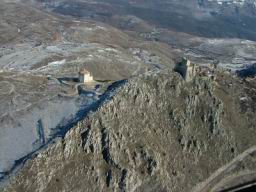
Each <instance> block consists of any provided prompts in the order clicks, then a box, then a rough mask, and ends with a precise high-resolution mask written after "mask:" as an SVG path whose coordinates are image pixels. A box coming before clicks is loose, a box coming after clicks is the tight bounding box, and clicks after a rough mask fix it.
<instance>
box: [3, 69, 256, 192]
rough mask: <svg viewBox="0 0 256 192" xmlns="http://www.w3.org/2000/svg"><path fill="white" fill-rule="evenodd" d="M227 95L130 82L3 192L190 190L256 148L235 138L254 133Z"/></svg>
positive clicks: (204, 82)
mask: <svg viewBox="0 0 256 192" xmlns="http://www.w3.org/2000/svg"><path fill="white" fill-rule="evenodd" d="M230 90H231V89H230ZM230 90H228V89H225V88H224V85H223V84H218V83H216V82H212V81H211V80H209V79H207V78H202V77H196V78H195V79H194V80H193V81H191V82H188V83H186V82H185V81H183V79H182V78H181V77H180V76H179V75H178V74H177V73H172V72H170V71H162V72H152V73H148V74H144V75H141V76H139V77H135V78H133V79H131V80H129V81H128V83H127V84H126V85H124V86H123V87H122V88H120V90H119V91H118V93H117V95H116V96H114V98H113V99H112V100H111V101H109V102H108V103H106V104H105V105H103V106H102V107H101V108H100V109H99V110H98V111H96V112H95V113H92V114H90V115H89V116H88V117H87V118H86V119H85V120H83V121H82V122H79V123H78V124H77V126H76V127H74V128H72V129H71V130H70V131H69V132H68V133H67V135H66V136H65V138H64V139H59V140H58V141H57V142H56V143H55V144H53V145H51V146H49V147H48V149H47V150H46V151H44V152H41V153H40V154H38V155H37V156H36V157H35V158H34V159H31V160H30V161H28V162H27V163H26V164H25V166H24V167H23V168H22V170H21V171H20V172H19V173H18V174H17V176H15V177H14V178H12V180H11V182H10V184H9V186H7V188H6V189H4V191H22V192H23V191H27V192H30V191H31V192H35V191H138V192H141V191H174V192H176V191H191V189H192V187H193V186H195V185H196V184H198V183H200V182H202V181H204V180H205V179H206V178H208V177H209V176H210V175H211V174H212V173H213V172H214V171H215V170H217V169H218V168H219V167H221V166H223V165H224V164H226V163H228V162H229V161H230V160H232V159H233V158H234V157H235V156H236V155H237V154H238V153H240V152H242V151H243V150H245V149H247V148H248V147H250V146H252V145H254V144H255V143H256V141H255V140H253V139H252V140H250V138H249V136H247V140H248V141H247V142H245V141H244V140H243V138H242V136H241V135H240V132H241V131H246V135H251V137H252V138H253V137H255V135H256V134H255V130H254V129H251V128H248V127H250V126H249V124H251V122H253V120H251V121H250V122H247V121H246V120H245V119H246V118H247V117H248V116H249V115H247V114H246V113H243V114H240V111H239V105H236V104H235V103H236V99H235V97H236V96H234V95H229V94H227V93H226V92H228V91H230ZM229 97H233V100H234V102H233V101H230V100H229ZM236 109H238V110H236ZM229 110H231V111H233V113H234V114H236V116H234V114H232V116H230V115H229V114H227V113H228V112H229ZM248 114H249V112H248ZM250 114H251V112H250ZM236 118H240V120H241V121H240V122H241V123H240V124H239V123H234V122H236V120H235V119H236ZM252 118H255V117H252ZM254 168H255V167H254V166H253V165H250V169H254ZM244 169H246V166H245V167H244Z"/></svg>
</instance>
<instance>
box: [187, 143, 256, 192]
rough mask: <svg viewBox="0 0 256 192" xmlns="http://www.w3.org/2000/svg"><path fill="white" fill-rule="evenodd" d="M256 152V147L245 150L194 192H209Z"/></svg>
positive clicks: (193, 191)
mask: <svg viewBox="0 0 256 192" xmlns="http://www.w3.org/2000/svg"><path fill="white" fill-rule="evenodd" d="M255 152H256V146H252V147H250V148H249V149H247V150H245V151H244V152H243V153H241V154H240V155H238V156H237V157H235V158H234V159H233V160H232V161H231V162H230V163H228V164H226V165H224V166H223V167H221V168H219V169H218V170H217V171H216V172H215V173H213V174H212V175H211V176H210V177H209V178H208V179H206V180H205V181H204V182H203V183H200V184H199V185H197V186H196V187H195V188H194V189H193V190H192V192H209V191H211V190H212V188H213V187H214V186H215V185H216V184H218V183H219V182H220V181H221V180H222V179H224V178H225V174H227V173H230V172H231V171H232V170H233V169H234V168H236V165H237V164H238V163H239V162H241V161H243V160H244V159H245V158H246V157H247V156H249V155H251V154H253V153H255Z"/></svg>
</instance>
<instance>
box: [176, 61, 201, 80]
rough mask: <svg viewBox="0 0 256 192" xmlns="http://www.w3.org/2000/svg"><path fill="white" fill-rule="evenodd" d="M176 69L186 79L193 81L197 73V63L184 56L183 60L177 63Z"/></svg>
mask: <svg viewBox="0 0 256 192" xmlns="http://www.w3.org/2000/svg"><path fill="white" fill-rule="evenodd" d="M174 71H176V72H178V73H179V74H181V76H182V77H183V78H184V79H185V81H191V80H192V79H193V77H194V76H195V74H196V70H195V65H194V64H192V63H191V62H190V61H189V60H188V59H187V58H185V57H183V58H182V61H181V62H179V63H177V64H176V66H175V68H174Z"/></svg>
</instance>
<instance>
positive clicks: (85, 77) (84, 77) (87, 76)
mask: <svg viewBox="0 0 256 192" xmlns="http://www.w3.org/2000/svg"><path fill="white" fill-rule="evenodd" d="M79 81H80V82H81V83H88V82H92V81H93V76H92V74H91V73H90V72H89V71H87V70H86V69H82V70H81V71H80V72H79Z"/></svg>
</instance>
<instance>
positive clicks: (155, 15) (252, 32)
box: [40, 0, 256, 40]
mask: <svg viewBox="0 0 256 192" xmlns="http://www.w3.org/2000/svg"><path fill="white" fill-rule="evenodd" d="M40 2H43V3H44V5H45V6H46V7H48V8H49V9H50V10H52V11H53V12H56V13H60V14H64V15H71V16H74V17H78V18H81V17H82V18H83V17H85V18H93V19H95V20H100V21H104V22H109V21H110V20H111V19H112V18H113V17H115V16H123V15H134V16H137V17H139V18H140V19H143V20H145V21H147V22H149V23H152V24H154V25H156V26H159V27H164V28H168V29H171V30H175V31H179V32H185V33H189V34H193V35H197V36H203V37H219V38H224V37H225V38H227V37H228V38H242V39H249V40H256V25H255V23H256V3H255V2H256V1H255V0H233V1H231V0H160V1H155V0H104V1H103V0H96V1H85V0H74V1H72V2H71V1H67V0H61V1H52V0H47V1H46V0H40Z"/></svg>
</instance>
